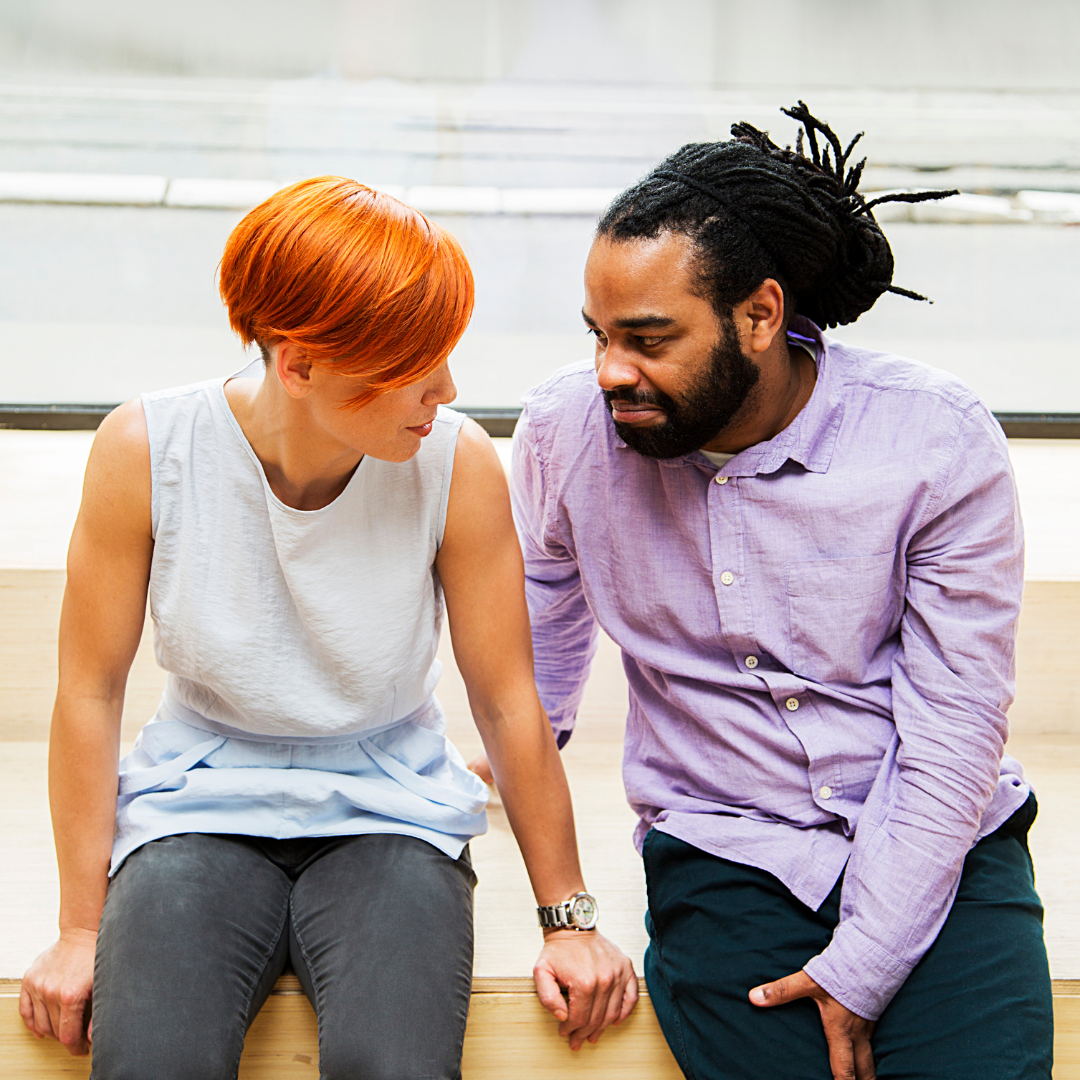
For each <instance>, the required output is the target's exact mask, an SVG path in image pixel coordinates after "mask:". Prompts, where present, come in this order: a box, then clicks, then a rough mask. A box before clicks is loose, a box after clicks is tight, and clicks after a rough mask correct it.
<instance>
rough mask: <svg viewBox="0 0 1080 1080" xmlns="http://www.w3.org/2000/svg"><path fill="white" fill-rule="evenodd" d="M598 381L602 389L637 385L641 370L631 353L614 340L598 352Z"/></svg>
mask: <svg viewBox="0 0 1080 1080" xmlns="http://www.w3.org/2000/svg"><path fill="white" fill-rule="evenodd" d="M596 381H597V382H598V383H599V384H600V389H601V390H614V389H616V387H619V386H637V384H638V383H639V382H640V381H641V372H640V371H639V370H638V366H637V364H635V363H634V362H633V358H632V357H631V356H630V354H629V353H628V352H627V351H626V350H624V349H621V348H619V346H618V345H616V344H615V343H613V342H610V343H609V344H608V347H607V348H606V349H604V351H603V352H599V351H598V353H597V358H596Z"/></svg>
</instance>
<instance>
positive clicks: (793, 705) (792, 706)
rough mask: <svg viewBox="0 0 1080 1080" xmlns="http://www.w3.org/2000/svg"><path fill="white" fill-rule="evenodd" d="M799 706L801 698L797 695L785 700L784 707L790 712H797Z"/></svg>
mask: <svg viewBox="0 0 1080 1080" xmlns="http://www.w3.org/2000/svg"><path fill="white" fill-rule="evenodd" d="M798 707H799V699H798V698H797V697H789V698H788V699H787V701H785V702H784V708H785V709H787V711H788V712H795V710H796V709H797V708H798Z"/></svg>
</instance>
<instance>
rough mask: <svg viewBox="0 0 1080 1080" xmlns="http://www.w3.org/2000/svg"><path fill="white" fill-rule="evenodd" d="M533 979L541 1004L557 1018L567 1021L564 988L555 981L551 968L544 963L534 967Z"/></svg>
mask: <svg viewBox="0 0 1080 1080" xmlns="http://www.w3.org/2000/svg"><path fill="white" fill-rule="evenodd" d="M533 981H534V982H535V983H536V996H537V997H538V998H539V999H540V1004H541V1005H543V1006H544V1008H545V1009H547V1011H548V1012H549V1013H551V1015H552V1016H554V1017H555V1019H556V1020H559V1021H565V1020H566V1018H567V1017H568V1016H569V1009H568V1008H567V1005H566V998H564V997H563V995H562V989H561V988H560V986H559V984H558V983H557V982H556V981H555V976H554V975H553V974H552V972H551V970H550V969H549V968H547V967H545V966H544V965H543V964H537V965H536V967H535V968H533Z"/></svg>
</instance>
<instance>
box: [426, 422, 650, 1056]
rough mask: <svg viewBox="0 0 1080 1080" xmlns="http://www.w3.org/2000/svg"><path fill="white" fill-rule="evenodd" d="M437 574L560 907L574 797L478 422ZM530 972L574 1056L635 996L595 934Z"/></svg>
mask: <svg viewBox="0 0 1080 1080" xmlns="http://www.w3.org/2000/svg"><path fill="white" fill-rule="evenodd" d="M436 567H437V569H438V571H439V577H440V579H441V580H442V584H443V589H444V591H445V595H446V606H447V614H448V617H449V623H450V634H451V639H452V641H453V645H454V656H455V658H456V659H457V663H458V667H459V669H460V671H461V674H462V677H463V678H464V680H465V686H466V689H467V690H468V694H469V705H470V707H471V708H472V713H473V716H474V718H475V720H476V725H477V728H478V729H479V731H480V736H481V738H482V739H483V741H484V749H485V750H486V752H487V756H488V759H489V761H490V762H491V768H492V771H493V772H494V775H495V778H496V780H497V782H498V785H499V792H500V794H501V796H502V801H503V805H504V806H505V807H506V813H507V817H508V818H509V820H510V825H511V827H512V828H513V830H514V835H515V837H516V838H517V841H518V845H519V846H520V848H521V853H522V856H523V857H524V859H525V866H526V868H527V870H528V872H529V879H530V881H531V882H532V887H533V892H534V893H535V895H536V899H537V902H538V903H540V904H544V905H546V904H558V903H561V902H562V901H563V900H566V899H567V898H568V897H570V896H571V895H572V894H573V893H575V892H578V891H579V890H582V889H583V888H584V883H583V881H582V876H581V867H580V865H579V862H578V851H577V840H576V838H575V834H574V816H573V808H572V806H571V803H570V790H569V788H568V786H567V783H566V776H565V774H564V772H563V768H562V762H561V760H560V758H559V751H558V748H557V747H556V745H555V739H554V736H553V735H552V732H551V726H550V724H549V723H548V720H547V717H546V715H545V714H544V710H543V708H542V706H541V704H540V700H539V698H538V697H537V694H536V685H535V683H534V682H533V669H532V638H531V634H530V630H529V613H528V608H527V606H526V603H525V571H524V565H523V562H522V557H521V549H520V547H519V545H518V541H517V535H516V533H515V532H514V524H513V519H512V516H511V512H510V495H509V492H508V490H507V486H506V478H505V476H504V474H503V470H502V466H501V465H500V463H499V459H498V457H497V455H496V453H495V449H494V447H493V446H492V445H491V440H490V439H488V437H487V435H486V434H484V432H483V431H482V430H481V429H480V428H479V426H478V425H476V424H474V423H473V422H472V421H471V420H470V421H466V422H465V424H464V426H463V427H462V430H461V434H460V436H459V439H458V446H457V454H456V457H455V460H454V475H453V482H452V484H451V488H450V501H449V505H448V508H447V516H446V531H445V536H444V540H443V545H442V548H441V549H440V551H439V555H438V558H437V560H436ZM534 974H535V976H536V983H537V992H538V994H539V995H540V999H541V1001H542V1002H543V1004H544V1005H545V1006H546V1007H547V1008H548V1009H549V1010H550V1011H551V1012H553V1013H554V1014H555V1015H556V1016H557V1017H558V1018H559V1020H560V1021H562V1024H561V1027H560V1030H561V1031H562V1033H563V1034H564V1035H567V1036H569V1038H570V1044H571V1046H573V1047H574V1048H575V1049H576V1048H577V1047H579V1046H580V1045H581V1044H582V1042H584V1041H585V1039H589V1040H590V1041H593V1042H595V1041H596V1039H597V1038H599V1035H600V1032H601V1031H602V1030H603V1029H604V1028H605V1027H606V1026H607V1025H608V1024H611V1023H617V1022H618V1021H619V1020H621V1019H624V1018H625V1017H626V1016H627V1015H628V1014H629V1012H630V1010H631V1009H632V1008H633V1006H634V1003H635V1002H636V1000H637V979H636V978H635V976H634V974H633V969H632V967H631V965H630V962H629V960H627V958H626V957H625V956H624V955H623V954H622V953H621V952H620V951H619V950H618V949H616V948H615V947H614V946H613V945H611V944H610V943H609V942H607V941H606V940H605V939H604V938H603V937H602V936H601V935H600V934H598V933H596V932H594V931H589V932H585V933H581V932H578V931H557V932H554V933H549V934H548V936H547V938H546V941H545V945H544V950H543V952H542V953H541V956H540V960H539V961H538V962H537V965H536V969H535V971H534ZM560 985H562V986H565V987H567V989H568V990H569V993H570V1002H569V1008H568V1007H567V1004H566V1003H565V1002H564V1000H563V998H562V995H561V993H560V991H559V986H560Z"/></svg>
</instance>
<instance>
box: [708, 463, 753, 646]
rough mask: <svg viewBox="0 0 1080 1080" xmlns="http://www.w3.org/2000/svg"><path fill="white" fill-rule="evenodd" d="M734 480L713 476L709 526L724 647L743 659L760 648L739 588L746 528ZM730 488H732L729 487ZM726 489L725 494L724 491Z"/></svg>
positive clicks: (717, 607) (713, 576)
mask: <svg viewBox="0 0 1080 1080" xmlns="http://www.w3.org/2000/svg"><path fill="white" fill-rule="evenodd" d="M730 480H731V477H727V476H724V477H721V476H713V477H712V478H711V482H710V483H709V484H708V487H707V489H706V490H707V493H708V495H707V499H706V504H705V505H706V513H707V515H708V523H709V546H710V552H711V555H712V568H713V569H712V583H713V595H714V597H715V600H716V610H717V614H718V616H719V619H720V631H721V635H722V637H723V640H724V644H725V645H726V647H727V648H728V649H730V650H731V651H732V652H734V653H735V662H736V664H738V666H740V667H744V665H743V664H742V662H741V661H740V660H739V657H740V656H742V655H743V654H744V653H747V652H749V651H750V650H751V649H754V648H755V647H756V642H755V641H754V640H753V636H752V631H751V629H750V627H749V626H748V619H747V615H748V610H747V605H746V598H745V596H744V595H743V591H744V590H742V589H739V588H737V587H736V588H732V586H733V585H737V584H738V581H739V578H738V577H737V572H739V571H740V570H741V566H742V558H741V547H742V529H741V528H740V514H739V499H738V494H739V490H738V485H737V484H729V482H730ZM725 485H728V486H725ZM721 487H723V488H724V490H723V491H721V490H720V488H721Z"/></svg>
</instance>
